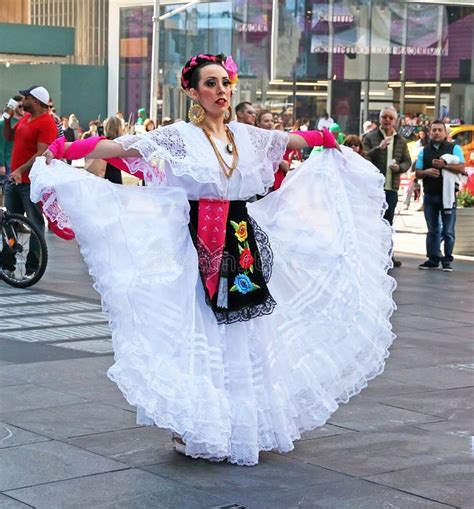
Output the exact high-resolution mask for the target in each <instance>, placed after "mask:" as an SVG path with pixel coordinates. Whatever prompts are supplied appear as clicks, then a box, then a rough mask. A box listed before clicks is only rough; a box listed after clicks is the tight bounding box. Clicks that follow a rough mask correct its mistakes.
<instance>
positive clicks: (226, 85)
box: [222, 80, 230, 87]
mask: <svg viewBox="0 0 474 509" xmlns="http://www.w3.org/2000/svg"><path fill="white" fill-rule="evenodd" d="M222 84H223V85H224V87H228V86H229V85H230V81H229V80H224V81H223V82H222Z"/></svg>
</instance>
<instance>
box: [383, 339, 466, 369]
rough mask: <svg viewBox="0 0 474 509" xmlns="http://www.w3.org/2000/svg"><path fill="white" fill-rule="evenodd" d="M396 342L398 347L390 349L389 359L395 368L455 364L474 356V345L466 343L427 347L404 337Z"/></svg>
mask: <svg viewBox="0 0 474 509" xmlns="http://www.w3.org/2000/svg"><path fill="white" fill-rule="evenodd" d="M396 343H397V346H398V347H399V348H394V349H392V351H391V354H390V361H391V363H392V364H393V365H396V368H397V369H402V368H420V367H428V366H440V365H446V364H448V363H451V364H456V363H463V362H466V360H470V359H473V358H474V345H472V344H468V343H463V344H457V345H453V346H449V345H446V346H438V345H430V346H429V347H427V345H426V344H422V343H418V344H417V343H416V342H415V341H409V340H407V339H405V338H403V340H397V342H396Z"/></svg>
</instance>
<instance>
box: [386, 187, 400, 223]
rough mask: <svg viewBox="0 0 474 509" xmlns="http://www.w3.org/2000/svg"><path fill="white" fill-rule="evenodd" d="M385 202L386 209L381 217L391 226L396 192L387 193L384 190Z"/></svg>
mask: <svg viewBox="0 0 474 509" xmlns="http://www.w3.org/2000/svg"><path fill="white" fill-rule="evenodd" d="M385 201H386V202H387V205H388V208H387V210H386V211H385V214H384V216H383V218H384V219H386V220H387V221H388V222H389V223H390V224H391V225H392V224H393V217H394V216H395V208H396V207H397V203H398V192H397V191H387V190H386V189H385Z"/></svg>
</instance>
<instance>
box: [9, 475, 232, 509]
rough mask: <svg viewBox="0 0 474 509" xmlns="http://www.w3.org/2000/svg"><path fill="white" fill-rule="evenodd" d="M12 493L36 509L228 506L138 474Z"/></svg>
mask: <svg viewBox="0 0 474 509" xmlns="http://www.w3.org/2000/svg"><path fill="white" fill-rule="evenodd" d="M11 493H12V495H13V496H15V497H16V498H17V499H19V500H22V501H23V502H25V503H30V504H32V505H34V506H35V508H36V509H68V508H76V509H77V508H79V507H84V508H92V507H96V508H99V507H100V508H102V507H103V508H105V507H109V508H120V509H145V508H156V509H199V508H202V509H204V508H205V509H208V508H211V507H218V506H223V505H228V504H229V503H230V502H231V501H228V500H224V499H222V498H218V497H216V496H213V495H211V494H209V493H205V492H203V491H199V490H196V489H193V488H188V487H186V486H183V485H182V484H179V483H177V482H174V481H172V480H170V479H164V478H161V477H158V476H156V475H153V474H151V473H150V472H143V471H140V470H126V471H121V472H111V473H106V474H100V475H93V476H89V477H82V478H80V479H71V480H69V481H61V482H55V483H50V484H43V485H41V486H34V487H31V488H24V489H21V490H15V491H12V492H11Z"/></svg>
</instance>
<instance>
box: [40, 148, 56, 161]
mask: <svg viewBox="0 0 474 509" xmlns="http://www.w3.org/2000/svg"><path fill="white" fill-rule="evenodd" d="M42 155H43V157H46V164H51V161H52V160H53V159H54V155H53V153H52V152H51V150H49V148H48V149H46V150H45V151H44V152H43V154H42Z"/></svg>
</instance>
